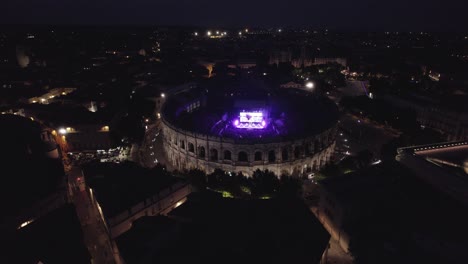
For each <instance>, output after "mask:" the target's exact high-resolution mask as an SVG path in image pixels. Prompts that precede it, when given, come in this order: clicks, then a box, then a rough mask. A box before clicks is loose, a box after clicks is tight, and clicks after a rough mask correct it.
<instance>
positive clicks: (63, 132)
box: [58, 127, 67, 135]
mask: <svg viewBox="0 0 468 264" xmlns="http://www.w3.org/2000/svg"><path fill="white" fill-rule="evenodd" d="M58 132H59V134H62V135H65V134H67V130H66V129H65V128H63V127H62V128H59V130H58Z"/></svg>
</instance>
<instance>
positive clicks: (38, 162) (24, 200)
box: [0, 114, 91, 264]
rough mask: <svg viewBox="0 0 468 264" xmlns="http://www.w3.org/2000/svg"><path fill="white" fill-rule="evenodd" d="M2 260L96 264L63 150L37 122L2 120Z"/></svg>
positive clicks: (5, 117) (12, 117)
mask: <svg viewBox="0 0 468 264" xmlns="http://www.w3.org/2000/svg"><path fill="white" fill-rule="evenodd" d="M0 126H1V127H3V128H4V129H2V131H0V143H1V146H2V151H1V153H0V164H1V166H2V170H3V172H2V176H3V183H4V184H5V188H4V189H3V190H2V192H1V194H0V198H1V199H0V204H1V206H2V214H1V216H0V231H1V233H2V236H1V238H0V244H1V245H2V258H3V261H4V262H7V263H41V262H42V263H77V264H78V263H91V257H90V255H89V252H88V250H87V249H86V246H85V245H84V243H83V233H82V231H81V226H80V223H79V220H78V217H77V214H76V212H75V207H74V205H72V204H71V199H70V197H69V195H68V192H67V177H66V175H65V172H64V167H63V164H62V160H61V157H62V156H61V150H60V148H59V146H58V145H57V143H56V142H55V140H54V137H53V135H52V134H51V132H50V130H49V129H48V128H47V127H44V126H43V125H42V124H40V123H38V122H37V121H33V120H32V118H26V117H23V116H20V115H10V114H2V115H0Z"/></svg>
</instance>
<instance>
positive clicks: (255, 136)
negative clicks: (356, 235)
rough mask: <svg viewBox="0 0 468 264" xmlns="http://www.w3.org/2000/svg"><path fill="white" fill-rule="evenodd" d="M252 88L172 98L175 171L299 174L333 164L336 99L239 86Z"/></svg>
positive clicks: (167, 127) (170, 140)
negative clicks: (334, 101) (330, 99)
mask: <svg viewBox="0 0 468 264" xmlns="http://www.w3.org/2000/svg"><path fill="white" fill-rule="evenodd" d="M249 85H250V86H252V87H254V88H253V89H249V88H247V89H248V90H249V91H250V92H247V93H246V92H245V91H239V90H236V89H229V88H227V89H224V90H223V89H219V88H218V89H216V90H213V91H216V92H212V90H209V89H205V90H202V89H200V90H199V91H198V93H197V92H196V91H191V93H189V94H185V95H179V96H178V97H177V98H170V99H168V102H167V103H166V105H165V107H164V109H163V111H162V113H163V115H162V132H163V140H164V150H165V152H166V155H167V158H168V162H170V163H171V165H172V166H173V167H174V168H176V169H178V170H185V169H194V168H198V169H201V170H204V171H205V172H207V173H211V172H212V171H214V170H215V169H222V170H225V171H228V172H233V173H242V174H244V175H252V173H253V172H254V171H255V170H257V169H259V170H270V171H272V172H274V173H275V174H276V175H278V176H280V175H283V174H285V175H297V176H299V175H303V174H305V173H310V172H312V171H316V170H319V169H320V168H322V167H323V166H324V165H326V164H328V163H329V162H330V161H331V159H332V156H333V152H334V148H335V135H336V130H337V127H336V124H337V118H338V111H337V108H336V106H335V105H334V104H333V103H332V102H331V101H328V100H327V99H325V98H322V97H320V96H318V95H315V94H312V93H307V92H305V91H301V90H296V89H290V90H289V89H288V91H284V90H283V91H275V92H268V90H264V89H261V88H260V89H258V87H257V86H256V85H257V84H251V83H250V84H247V85H245V84H240V86H241V87H243V88H246V87H249ZM259 86H261V85H259ZM255 89H257V90H256V92H252V91H255ZM267 89H268V88H267ZM258 90H262V92H260V93H257V92H258ZM200 91H204V92H200ZM252 98H255V100H253V99H252Z"/></svg>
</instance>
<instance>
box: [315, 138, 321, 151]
mask: <svg viewBox="0 0 468 264" xmlns="http://www.w3.org/2000/svg"><path fill="white" fill-rule="evenodd" d="M319 151H320V142H319V140H318V139H316V140H314V153H317V152H319Z"/></svg>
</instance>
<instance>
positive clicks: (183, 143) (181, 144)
mask: <svg viewBox="0 0 468 264" xmlns="http://www.w3.org/2000/svg"><path fill="white" fill-rule="evenodd" d="M180 147H181V148H182V149H185V141H183V140H181V141H180Z"/></svg>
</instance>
